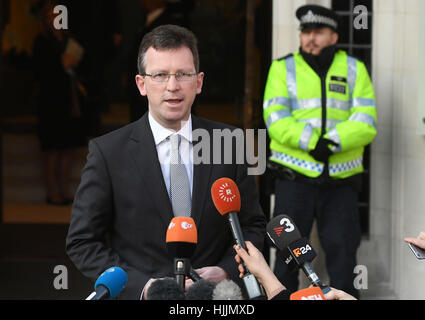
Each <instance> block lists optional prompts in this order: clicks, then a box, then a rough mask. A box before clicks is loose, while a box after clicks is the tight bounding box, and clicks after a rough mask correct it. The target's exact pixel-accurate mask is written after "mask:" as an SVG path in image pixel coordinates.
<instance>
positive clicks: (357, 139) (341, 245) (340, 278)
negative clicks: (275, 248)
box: [263, 5, 377, 297]
mask: <svg viewBox="0 0 425 320" xmlns="http://www.w3.org/2000/svg"><path fill="white" fill-rule="evenodd" d="M296 16H297V18H298V19H299V20H300V31H301V32H300V42H301V47H300V49H299V52H295V53H292V54H289V55H287V56H285V57H284V58H281V59H278V60H276V61H273V62H272V64H271V67H270V70H269V75H268V79H267V83H266V87H265V93H264V111H263V116H264V121H265V123H266V126H267V129H268V133H269V136H270V141H271V142H270V149H271V156H270V159H269V160H270V161H269V167H270V168H272V170H273V171H274V172H275V173H276V175H275V176H276V180H275V195H276V202H275V211H274V215H275V216H276V215H279V214H287V215H289V216H291V217H292V218H293V219H294V221H295V223H296V225H297V226H298V228H299V229H300V231H301V233H302V235H303V236H304V237H307V238H308V237H309V235H310V233H311V229H312V225H313V221H314V219H316V221H317V227H318V234H319V240H320V243H321V246H322V248H323V250H324V252H325V254H326V266H327V271H328V274H329V276H330V281H331V286H332V287H334V288H337V289H340V290H344V291H345V292H348V293H350V294H351V295H353V296H355V297H358V296H359V294H358V291H357V290H356V289H355V288H354V286H353V280H354V274H353V271H354V267H355V266H356V264H357V263H356V252H357V248H358V246H359V244H360V237H361V230H360V224H359V214H358V209H357V199H358V193H359V191H360V186H361V173H362V172H363V152H364V147H365V146H366V145H368V144H370V143H371V142H372V141H373V139H374V137H375V136H376V133H377V131H376V121H377V117H376V104H375V95H374V90H373V86H372V82H371V80H370V77H369V75H368V72H367V70H366V67H365V65H364V64H363V62H361V61H359V60H357V59H356V58H354V57H352V56H350V55H348V54H347V53H346V52H345V51H342V50H337V48H336V44H337V42H338V17H337V15H336V13H334V12H333V11H331V10H329V9H327V8H325V7H321V6H316V5H306V6H303V7H300V8H299V9H298V10H297V12H296ZM275 273H276V275H277V276H278V278H279V279H280V280H281V281H282V283H284V285H285V286H286V287H287V288H289V289H290V290H297V287H298V281H297V275H296V274H289V272H288V271H287V269H286V266H285V265H284V262H283V259H277V262H276V268H275Z"/></svg>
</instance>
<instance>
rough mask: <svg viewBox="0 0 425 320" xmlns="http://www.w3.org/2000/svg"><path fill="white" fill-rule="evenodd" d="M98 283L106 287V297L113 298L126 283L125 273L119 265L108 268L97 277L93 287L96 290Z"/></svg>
mask: <svg viewBox="0 0 425 320" xmlns="http://www.w3.org/2000/svg"><path fill="white" fill-rule="evenodd" d="M100 285H102V286H104V287H106V288H107V289H108V291H109V297H108V299H113V298H115V297H116V296H117V295H118V294H119V293H120V292H121V291H122V290H123V289H124V287H125V286H126V285H127V273H126V272H125V271H124V270H123V269H121V268H120V267H112V268H109V269H108V270H106V271H104V272H103V273H102V274H101V275H100V276H99V278H97V280H96V283H95V284H94V289H95V290H96V289H97V287H98V286H100Z"/></svg>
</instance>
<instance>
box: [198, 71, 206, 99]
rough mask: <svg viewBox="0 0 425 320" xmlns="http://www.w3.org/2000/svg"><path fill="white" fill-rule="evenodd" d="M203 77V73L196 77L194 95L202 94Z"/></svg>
mask: <svg viewBox="0 0 425 320" xmlns="http://www.w3.org/2000/svg"><path fill="white" fill-rule="evenodd" d="M204 76H205V74H204V73H203V72H199V73H198V75H197V77H196V94H200V93H201V92H202V85H203V83H204Z"/></svg>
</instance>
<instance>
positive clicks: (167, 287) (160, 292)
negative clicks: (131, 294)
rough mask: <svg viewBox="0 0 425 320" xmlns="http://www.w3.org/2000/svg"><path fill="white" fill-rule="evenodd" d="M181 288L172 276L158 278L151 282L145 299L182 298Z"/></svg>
mask: <svg viewBox="0 0 425 320" xmlns="http://www.w3.org/2000/svg"><path fill="white" fill-rule="evenodd" d="M184 299H185V295H184V291H183V289H182V288H181V287H180V285H179V284H178V283H177V282H176V280H175V279H174V278H165V279H158V280H155V281H154V282H152V284H151V285H150V287H149V289H148V291H147V292H146V300H184Z"/></svg>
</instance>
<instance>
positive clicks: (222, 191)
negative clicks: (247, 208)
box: [211, 178, 264, 299]
mask: <svg viewBox="0 0 425 320" xmlns="http://www.w3.org/2000/svg"><path fill="white" fill-rule="evenodd" d="M211 196H212V200H213V202H214V205H215V207H216V208H217V211H218V212H219V213H220V214H221V215H222V216H227V218H228V219H229V223H230V227H231V229H232V234H233V238H234V239H235V242H236V244H237V245H239V246H241V247H242V248H244V249H245V250H246V246H245V241H244V238H243V234H242V229H241V226H240V224H239V219H238V214H237V212H239V211H240V209H241V196H240V194H239V189H238V186H237V185H236V183H235V182H234V181H233V180H232V179H229V178H220V179H218V180H216V181H215V182H214V183H213V185H212V187H211ZM242 265H243V267H244V269H245V271H246V272H245V275H244V276H243V278H242V280H243V282H244V285H245V289H246V292H247V294H248V297H249V299H259V298H262V297H264V293H263V289H262V288H261V286H260V284H259V283H258V281H257V279H256V278H255V276H254V275H253V274H251V273H250V272H249V270H248V268H247V267H246V265H245V263H244V262H243V263H242Z"/></svg>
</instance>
